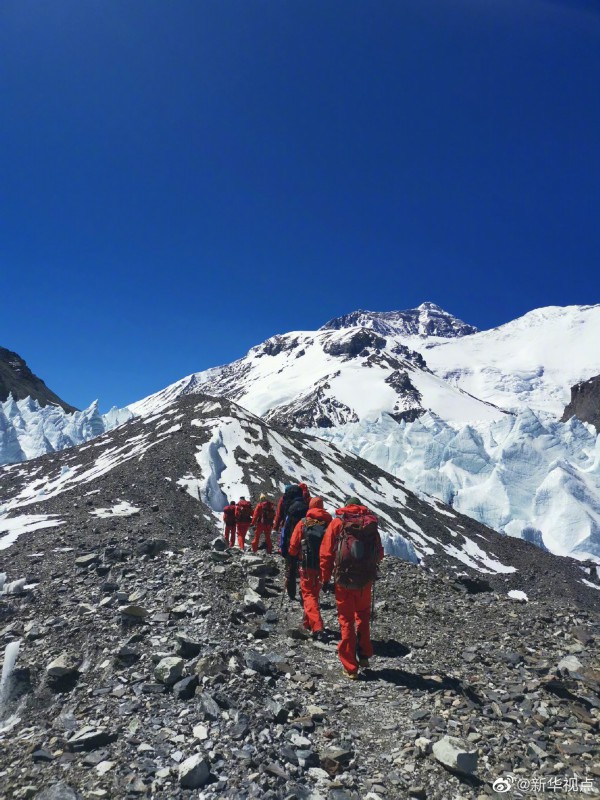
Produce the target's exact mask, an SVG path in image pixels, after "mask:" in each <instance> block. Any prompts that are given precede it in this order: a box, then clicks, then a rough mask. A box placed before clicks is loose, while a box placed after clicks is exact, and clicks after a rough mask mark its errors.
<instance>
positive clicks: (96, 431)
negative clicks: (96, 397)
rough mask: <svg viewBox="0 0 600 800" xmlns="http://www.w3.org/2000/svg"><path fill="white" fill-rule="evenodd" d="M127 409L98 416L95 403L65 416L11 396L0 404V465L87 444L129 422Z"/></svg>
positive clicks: (57, 409)
mask: <svg viewBox="0 0 600 800" xmlns="http://www.w3.org/2000/svg"><path fill="white" fill-rule="evenodd" d="M131 416H132V414H131V412H129V411H127V409H116V408H115V409H111V411H109V412H108V413H107V414H104V415H101V414H100V412H99V411H98V403H97V402H94V403H92V404H91V405H90V406H89V408H86V409H85V410H84V411H73V412H67V411H65V410H64V409H63V408H62V407H61V406H58V405H46V406H41V405H40V403H39V402H38V401H37V400H34V399H33V398H31V397H26V398H24V399H23V400H15V399H14V398H13V396H12V395H9V397H8V399H7V400H5V401H4V402H0V464H15V463H17V462H19V461H25V460H27V459H30V458H37V456H41V455H44V454H45V453H53V452H56V451H57V450H64V449H65V448H66V447H73V446H74V445H78V444H82V443H83V442H87V441H88V439H93V438H94V437H96V436H100V434H102V433H104V432H105V431H107V430H111V429H112V428H115V427H116V426H117V425H120V424H122V423H123V422H125V421H127V420H128V419H130V418H131Z"/></svg>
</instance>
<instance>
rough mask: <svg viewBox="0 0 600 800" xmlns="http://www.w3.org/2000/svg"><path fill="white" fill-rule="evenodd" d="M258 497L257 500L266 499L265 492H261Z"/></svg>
mask: <svg viewBox="0 0 600 800" xmlns="http://www.w3.org/2000/svg"><path fill="white" fill-rule="evenodd" d="M258 499H259V500H266V499H267V495H266V494H261V496H260V497H259V498H258Z"/></svg>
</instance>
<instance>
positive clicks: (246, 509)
mask: <svg viewBox="0 0 600 800" xmlns="http://www.w3.org/2000/svg"><path fill="white" fill-rule="evenodd" d="M235 520H236V527H237V540H238V547H239V548H240V550H243V549H244V544H245V542H246V534H247V533H248V528H249V527H250V525H251V524H252V506H251V505H250V503H249V502H248V501H247V500H238V503H237V505H236V507H235Z"/></svg>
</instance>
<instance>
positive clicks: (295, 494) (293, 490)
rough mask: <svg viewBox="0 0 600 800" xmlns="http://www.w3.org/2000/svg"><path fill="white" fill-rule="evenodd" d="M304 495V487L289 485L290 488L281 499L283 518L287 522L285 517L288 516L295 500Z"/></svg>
mask: <svg viewBox="0 0 600 800" xmlns="http://www.w3.org/2000/svg"><path fill="white" fill-rule="evenodd" d="M300 497H302V489H301V488H300V487H299V486H297V485H296V484H294V485H293V486H288V488H287V489H286V490H285V492H284V493H283V499H282V501H281V519H282V520H283V521H284V522H285V518H286V517H287V513H288V509H289V507H290V506H291V505H292V503H293V502H294V500H298V498H300Z"/></svg>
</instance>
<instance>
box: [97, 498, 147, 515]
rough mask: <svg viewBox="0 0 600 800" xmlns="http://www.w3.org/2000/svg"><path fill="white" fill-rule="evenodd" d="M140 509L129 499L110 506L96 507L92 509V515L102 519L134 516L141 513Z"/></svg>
mask: <svg viewBox="0 0 600 800" xmlns="http://www.w3.org/2000/svg"><path fill="white" fill-rule="evenodd" d="M140 511H141V509H140V508H137V507H136V506H133V505H131V503H130V502H129V501H128V500H121V502H120V503H117V504H116V505H114V506H111V507H110V508H96V509H94V510H93V511H90V516H92V517H100V518H101V519H107V518H108V517H132V516H133V515H134V514H139V513H140Z"/></svg>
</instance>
